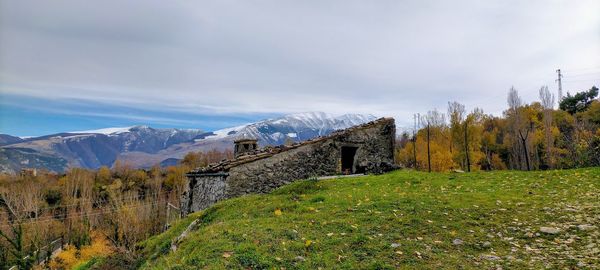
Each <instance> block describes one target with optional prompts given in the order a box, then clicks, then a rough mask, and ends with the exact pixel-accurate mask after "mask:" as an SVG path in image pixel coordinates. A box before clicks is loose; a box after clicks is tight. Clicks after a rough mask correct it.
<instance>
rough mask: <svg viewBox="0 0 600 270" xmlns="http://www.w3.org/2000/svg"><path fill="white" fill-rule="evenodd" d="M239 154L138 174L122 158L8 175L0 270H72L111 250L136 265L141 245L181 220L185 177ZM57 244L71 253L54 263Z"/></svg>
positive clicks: (0, 201)
mask: <svg viewBox="0 0 600 270" xmlns="http://www.w3.org/2000/svg"><path fill="white" fill-rule="evenodd" d="M232 156H233V154H232V152H231V151H225V152H221V151H217V150H212V151H209V152H206V153H201V152H191V153H189V154H187V155H186V156H185V157H184V158H183V160H182V161H181V163H180V164H179V165H178V166H171V167H166V168H161V167H158V166H155V167H153V168H151V169H134V168H132V167H130V166H128V165H127V164H125V163H122V162H120V161H117V162H115V164H114V165H113V167H112V168H108V167H101V168H100V169H98V170H95V171H92V170H86V169H81V168H73V169H70V170H69V171H67V172H66V173H64V174H55V173H50V172H42V173H37V174H35V175H34V174H30V173H22V174H19V175H8V174H0V269H8V268H10V267H12V266H15V265H16V266H18V269H31V268H34V267H37V268H48V269H70V268H71V267H73V266H74V265H75V264H76V263H77V262H81V261H83V260H85V259H89V258H90V256H92V255H102V256H106V255H108V253H115V254H117V253H118V254H121V255H120V256H129V258H128V259H130V260H133V259H134V258H135V249H136V243H138V242H140V241H141V240H144V239H146V238H148V237H150V236H152V235H155V234H158V233H160V232H162V231H163V230H164V229H166V225H168V222H169V220H171V219H174V218H177V217H178V215H179V213H178V212H177V207H178V206H179V202H180V197H181V194H182V192H183V190H184V188H185V186H184V185H185V183H186V179H185V177H186V176H185V173H187V172H188V171H189V170H190V169H192V168H195V167H200V166H206V165H207V164H209V163H212V162H216V161H219V160H222V159H224V158H231V157H232ZM55 239H61V243H64V244H65V245H64V246H63V250H64V251H63V252H62V253H61V254H59V255H58V256H56V257H55V258H52V259H50V258H49V256H50V253H48V252H45V253H41V252H39V251H40V250H42V249H43V248H44V247H45V246H47V245H48V244H49V243H51V242H53V240H55ZM51 251H52V250H50V252H51ZM40 256H45V257H46V258H39V257H40ZM40 261H45V263H44V264H43V265H37V262H40ZM125 261H127V260H125Z"/></svg>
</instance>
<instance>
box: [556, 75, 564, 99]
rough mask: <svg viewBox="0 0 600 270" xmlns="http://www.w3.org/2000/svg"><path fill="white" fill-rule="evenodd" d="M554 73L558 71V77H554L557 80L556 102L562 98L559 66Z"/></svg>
mask: <svg viewBox="0 0 600 270" xmlns="http://www.w3.org/2000/svg"><path fill="white" fill-rule="evenodd" d="M556 73H558V79H556V81H557V82H558V102H560V101H561V100H562V97H563V95H562V76H563V75H562V74H561V73H560V68H559V69H557V70H556Z"/></svg>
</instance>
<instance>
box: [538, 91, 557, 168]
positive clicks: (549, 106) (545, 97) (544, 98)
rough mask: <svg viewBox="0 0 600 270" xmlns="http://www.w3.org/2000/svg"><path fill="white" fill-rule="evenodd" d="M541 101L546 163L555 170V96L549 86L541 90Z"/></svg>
mask: <svg viewBox="0 0 600 270" xmlns="http://www.w3.org/2000/svg"><path fill="white" fill-rule="evenodd" d="M540 101H541V103H542V107H543V108H544V137H545V141H546V162H547V164H548V167H550V168H554V155H553V153H552V147H554V137H553V136H552V110H553V109H554V94H552V93H550V91H549V90H548V86H542V87H541V88H540Z"/></svg>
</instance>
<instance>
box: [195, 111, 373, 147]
mask: <svg viewBox="0 0 600 270" xmlns="http://www.w3.org/2000/svg"><path fill="white" fill-rule="evenodd" d="M375 119H377V117H375V116H373V115H362V114H344V115H339V116H334V115H332V114H327V113H324V112H305V113H295V114H289V115H284V116H282V117H278V118H272V119H266V120H263V121H259V122H255V123H251V124H246V125H240V126H237V127H231V128H225V129H220V130H217V131H214V132H213V133H214V134H215V135H213V136H208V137H206V138H205V139H198V140H196V141H197V142H198V141H202V140H220V139H226V138H229V139H231V140H235V139H236V138H240V137H251V138H256V139H258V140H259V144H262V145H267V144H282V143H283V142H284V141H285V140H286V138H290V139H292V140H295V141H302V140H307V139H310V138H313V137H317V136H324V135H328V134H329V133H331V132H333V131H334V130H338V129H345V128H349V127H351V126H355V125H360V124H363V123H366V122H370V121H373V120H375ZM288 134H289V135H288Z"/></svg>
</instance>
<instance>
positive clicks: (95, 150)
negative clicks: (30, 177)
mask: <svg viewBox="0 0 600 270" xmlns="http://www.w3.org/2000/svg"><path fill="white" fill-rule="evenodd" d="M375 119H376V117H375V116H373V115H361V114H346V115H341V116H334V115H330V114H326V113H322V112H308V113H297V114H290V115H285V116H282V117H279V118H274V119H267V120H263V121H259V122H255V123H249V124H246V125H241V126H237V127H232V128H225V129H221V130H217V131H214V132H204V131H202V130H198V129H158V128H151V127H148V126H133V127H116V128H103V129H98V130H86V131H75V132H65V133H58V134H52V135H46V136H41V137H35V138H27V139H24V140H21V141H16V142H15V143H10V144H7V145H4V146H2V147H1V148H0V170H5V171H6V170H12V171H18V170H19V169H20V167H28V166H29V165H30V164H31V163H29V161H28V160H32V159H35V158H36V157H37V156H36V155H39V156H40V158H38V159H39V160H43V161H44V162H37V163H35V164H53V167H52V170H59V169H57V167H58V166H57V165H56V164H65V165H64V166H65V167H83V168H90V169H96V168H99V167H100V166H112V165H113V163H114V162H115V161H116V160H117V159H119V160H123V161H125V162H127V163H129V164H131V165H132V166H135V167H150V166H153V165H155V164H160V163H163V164H166V163H165V162H164V161H165V160H168V161H169V164H172V163H174V162H176V161H177V160H179V159H181V158H183V156H185V154H187V153H188V152H190V151H208V150H212V149H217V150H225V149H232V148H233V141H234V140H235V139H237V138H241V137H251V138H256V139H258V141H259V145H261V146H266V145H279V144H284V143H285V142H286V140H293V141H297V142H298V141H304V140H308V139H312V138H315V137H318V136H325V135H328V134H330V133H331V132H333V131H335V130H338V129H345V128H348V127H351V126H355V125H359V124H362V123H366V122H369V121H372V120H375ZM16 157H19V159H22V160H18V161H17V160H12V159H17V158H16ZM41 157H43V159H41ZM52 157H55V158H56V159H57V160H56V161H54V160H51V159H52ZM8 161H10V162H8ZM8 163H10V164H12V165H11V166H8V165H6V164H8ZM15 164H16V165H15ZM19 164H22V166H21V165H19ZM1 165H3V166H1ZM39 166H41V167H43V165H39ZM7 168H9V169H7ZM11 168H12V169H11Z"/></svg>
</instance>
